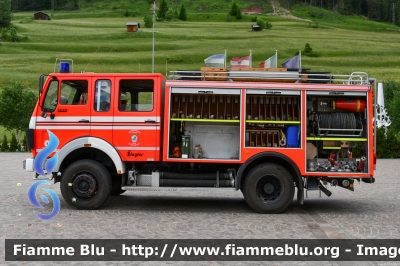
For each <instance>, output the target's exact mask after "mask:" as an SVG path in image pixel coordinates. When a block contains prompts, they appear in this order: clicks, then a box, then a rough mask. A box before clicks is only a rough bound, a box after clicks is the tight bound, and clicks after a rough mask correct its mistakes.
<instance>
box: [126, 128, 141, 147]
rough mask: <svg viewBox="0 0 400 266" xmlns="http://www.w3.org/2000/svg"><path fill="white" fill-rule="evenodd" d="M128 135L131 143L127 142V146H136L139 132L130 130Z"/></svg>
mask: <svg viewBox="0 0 400 266" xmlns="http://www.w3.org/2000/svg"><path fill="white" fill-rule="evenodd" d="M129 134H132V135H131V142H129V145H131V146H138V145H139V144H140V143H139V142H138V140H139V137H138V135H139V134H140V131H137V130H131V131H129Z"/></svg>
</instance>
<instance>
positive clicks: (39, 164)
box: [28, 130, 60, 220]
mask: <svg viewBox="0 0 400 266" xmlns="http://www.w3.org/2000/svg"><path fill="white" fill-rule="evenodd" d="M47 134H48V135H49V141H48V144H47V146H46V147H45V148H44V149H42V150H41V151H40V152H39V153H38V154H37V156H36V158H35V161H34V164H33V168H34V169H35V171H36V173H38V174H39V175H41V176H44V177H46V174H49V173H50V174H51V172H52V171H53V169H54V167H55V166H56V164H57V161H58V154H57V153H56V154H54V155H53V157H51V158H50V159H48V160H47V161H46V165H45V168H46V173H45V172H44V171H43V164H44V162H45V160H46V158H47V157H48V156H49V155H50V154H51V153H53V152H54V151H55V150H56V149H57V146H58V144H59V140H58V138H57V137H56V136H55V135H54V134H53V133H52V132H51V131H50V130H47ZM50 184H51V183H50V182H49V181H47V180H40V181H37V182H36V183H34V184H33V185H32V186H31V187H30V188H29V191H28V198H29V201H30V202H31V203H32V205H33V206H35V207H36V208H38V209H43V208H44V207H43V206H42V204H40V202H39V201H38V199H37V197H36V193H37V190H38V188H39V186H40V185H50ZM43 190H44V191H45V192H47V194H48V195H49V196H50V198H51V200H52V202H53V210H52V212H51V213H49V214H43V213H39V212H37V211H34V213H35V214H36V215H37V216H38V217H39V218H40V219H42V220H50V219H52V218H54V217H55V216H56V215H57V214H58V213H59V212H60V199H59V198H58V196H57V194H56V193H55V192H54V191H53V190H51V189H48V188H43ZM40 198H41V200H42V201H43V202H44V203H45V204H49V199H48V198H47V197H46V196H45V195H40Z"/></svg>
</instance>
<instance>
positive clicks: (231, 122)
mask: <svg viewBox="0 0 400 266" xmlns="http://www.w3.org/2000/svg"><path fill="white" fill-rule="evenodd" d="M240 109H241V108H240V90H238V89H232V90H226V89H224V90H221V89H215V90H209V89H208V90H204V89H201V88H199V89H184V90H180V89H172V93H171V99H170V114H169V121H170V127H169V130H170V132H169V133H170V134H169V136H170V141H169V156H168V158H182V159H204V160H207V159H227V160H239V157H240V156H239V154H240V151H239V148H240V145H239V144H240Z"/></svg>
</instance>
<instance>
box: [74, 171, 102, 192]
mask: <svg viewBox="0 0 400 266" xmlns="http://www.w3.org/2000/svg"><path fill="white" fill-rule="evenodd" d="M72 190H73V191H74V194H75V195H76V196H78V197H80V198H90V197H92V196H93V195H94V194H95V193H96V191H97V180H96V178H95V177H94V176H93V175H92V174H90V173H79V174H78V175H77V176H76V177H75V179H74V181H73V182H72Z"/></svg>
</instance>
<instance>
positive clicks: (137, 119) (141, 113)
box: [113, 75, 161, 161]
mask: <svg viewBox="0 0 400 266" xmlns="http://www.w3.org/2000/svg"><path fill="white" fill-rule="evenodd" d="M160 82H161V79H160V78H159V77H158V76H156V75H140V76H139V75H138V76H126V77H117V78H116V80H115V84H116V97H117V102H118V105H117V106H115V108H114V122H113V144H114V146H115V147H116V149H117V150H118V152H119V154H120V156H121V157H123V158H124V160H126V161H158V160H160V107H159V105H160V98H161V95H160V93H161V90H160V88H161V84H160Z"/></svg>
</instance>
